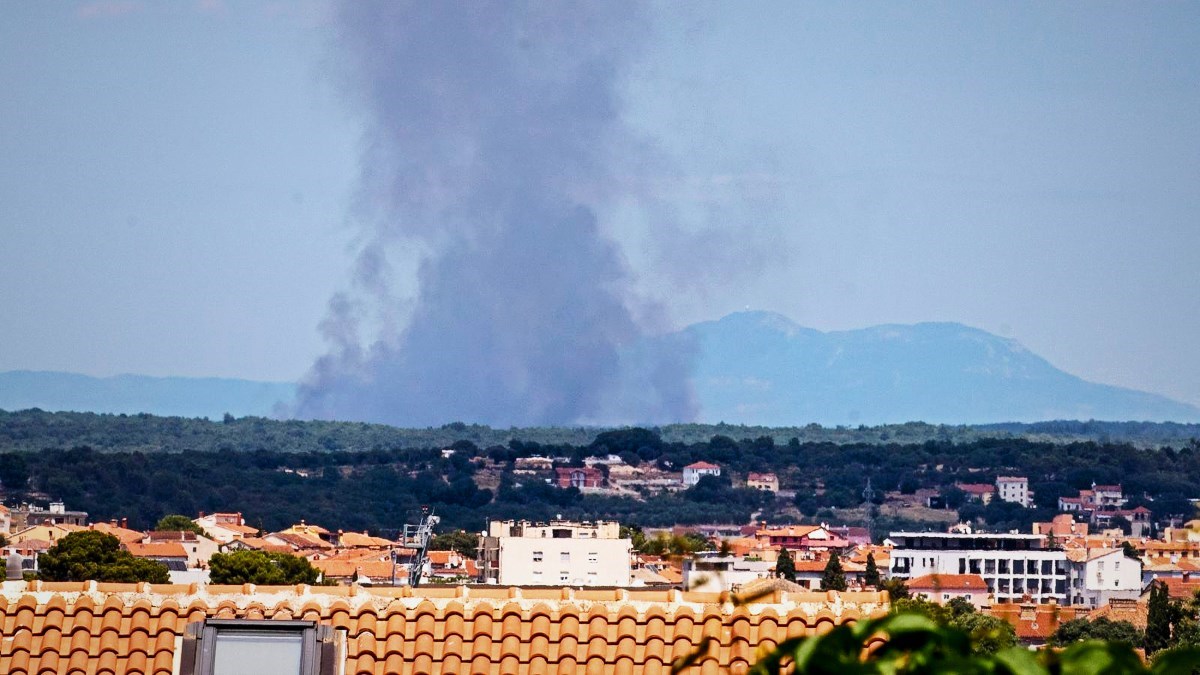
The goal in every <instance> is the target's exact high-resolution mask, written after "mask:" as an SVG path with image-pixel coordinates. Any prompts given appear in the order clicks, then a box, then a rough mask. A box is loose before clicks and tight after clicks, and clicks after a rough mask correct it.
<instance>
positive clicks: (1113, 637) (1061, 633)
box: [1048, 617, 1142, 647]
mask: <svg viewBox="0 0 1200 675" xmlns="http://www.w3.org/2000/svg"><path fill="white" fill-rule="evenodd" d="M1085 640H1104V641H1105V642H1121V643H1124V644H1127V645H1131V646H1132V645H1139V644H1142V632H1141V631H1139V630H1138V629H1137V628H1136V627H1134V625H1133V624H1131V623H1129V622H1128V621H1113V620H1111V619H1108V618H1106V617H1100V618H1099V619H1096V620H1095V621H1088V620H1087V619H1074V620H1072V621H1068V622H1066V623H1064V624H1062V625H1061V626H1059V627H1058V630H1056V631H1054V634H1053V635H1051V636H1050V639H1049V640H1048V642H1049V644H1050V646H1052V647H1065V646H1067V645H1070V644H1072V643H1075V642H1082V641H1085Z"/></svg>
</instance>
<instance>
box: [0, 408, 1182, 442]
mask: <svg viewBox="0 0 1200 675" xmlns="http://www.w3.org/2000/svg"><path fill="white" fill-rule="evenodd" d="M606 430H607V429H604V428H598V427H538V428H525V429H518V428H509V429H493V428H491V427H487V426H482V425H476V424H464V423H461V422H454V423H451V424H446V425H443V426H441V427H436V428H435V427H430V428H426V429H400V428H396V427H389V426H385V425H381V424H363V423H358V422H321V421H299V420H272V419H267V418H262V417H244V418H240V419H235V418H232V417H226V418H225V419H224V420H223V421H210V420H208V419H204V418H184V417H159V416H156V415H148V414H139V415H110V414H95V413H69V412H61V413H51V412H45V411H41V410H24V411H18V412H5V411H3V410H0V451H3V452H8V451H35V450H43V449H47V448H71V447H75V446H81V445H86V446H88V447H91V448H93V449H96V450H100V451H119V450H124V451H139V452H157V451H167V452H181V451H185V450H198V451H221V452H231V451H255V450H269V451H272V452H324V451H369V450H374V449H393V448H432V447H448V446H450V445H451V444H453V443H454V442H456V441H470V442H471V443H474V444H475V445H478V446H479V447H483V448H486V447H489V446H494V445H507V444H508V443H510V442H511V441H513V440H519V441H523V442H532V443H540V444H549V445H587V444H589V443H591V442H592V439H594V438H595V437H596V435H597V434H599V433H601V432H603V431H606ZM655 431H656V432H657V433H658V434H659V435H660V436H661V437H662V439H663V440H664V441H665V442H668V443H698V442H706V441H708V440H709V439H711V438H712V437H713V436H725V437H729V438H732V439H734V440H738V441H741V440H752V439H757V438H762V437H769V438H771V439H772V440H773V441H774V442H775V443H778V444H784V443H787V442H789V441H790V440H792V439H793V438H794V439H797V440H798V441H800V442H802V443H809V442H811V443H835V444H855V443H866V444H882V443H924V442H926V441H939V442H958V443H963V442H971V441H975V440H979V439H984V438H1016V437H1023V438H1028V439H1030V440H1036V441H1045V442H1055V443H1070V442H1081V441H1096V442H1101V443H1107V442H1114V443H1128V444H1131V445H1134V446H1138V447H1160V446H1171V447H1175V448H1182V447H1185V446H1187V445H1188V444H1189V441H1190V440H1191V439H1194V438H1200V424H1176V423H1169V422H1168V423H1150V422H1075V421H1062V422H1041V423H1037V424H1016V423H1013V424H995V425H983V426H962V425H960V426H947V425H931V424H923V423H920V422H911V423H908V424H893V425H885V426H876V427H866V426H859V427H822V426H819V425H815V424H811V425H808V426H804V427H758V426H743V425H732V424H674V425H667V426H663V427H660V428H657V429H655Z"/></svg>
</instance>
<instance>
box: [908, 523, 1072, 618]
mask: <svg viewBox="0 0 1200 675" xmlns="http://www.w3.org/2000/svg"><path fill="white" fill-rule="evenodd" d="M889 538H890V539H891V540H892V541H893V542H894V543H895V548H893V549H892V557H891V568H890V575H891V576H892V577H897V578H900V579H912V578H915V577H921V576H925V575H926V574H978V575H979V576H981V577H983V580H984V583H986V584H987V587H988V592H989V594H991V595H992V596H993V597H995V598H996V599H997V600H999V601H1005V600H1008V601H1019V600H1021V598H1023V597H1025V596H1027V595H1028V596H1030V597H1031V598H1032V599H1033V600H1034V601H1035V602H1048V601H1049V600H1051V599H1053V600H1055V601H1057V602H1059V603H1060V604H1065V603H1066V601H1067V597H1068V593H1067V590H1068V582H1069V581H1070V570H1069V567H1070V566H1069V561H1068V560H1067V554H1066V553H1065V552H1063V551H1051V550H1046V549H1044V548H1043V546H1044V545H1045V544H1044V542H1045V537H1043V536H1042V535H1034V534H942V533H932V532H893V533H892V534H891V535H890V537H889Z"/></svg>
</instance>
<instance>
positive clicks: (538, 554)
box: [533, 551, 542, 562]
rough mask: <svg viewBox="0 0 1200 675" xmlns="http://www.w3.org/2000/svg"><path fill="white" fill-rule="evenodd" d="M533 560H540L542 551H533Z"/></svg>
mask: <svg viewBox="0 0 1200 675" xmlns="http://www.w3.org/2000/svg"><path fill="white" fill-rule="evenodd" d="M533 562H542V552H541V551H534V552H533Z"/></svg>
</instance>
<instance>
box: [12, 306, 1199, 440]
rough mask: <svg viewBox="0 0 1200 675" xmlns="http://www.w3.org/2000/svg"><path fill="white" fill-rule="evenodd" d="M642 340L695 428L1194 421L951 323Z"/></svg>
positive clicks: (212, 397) (238, 394) (269, 394)
mask: <svg viewBox="0 0 1200 675" xmlns="http://www.w3.org/2000/svg"><path fill="white" fill-rule="evenodd" d="M650 340H651V341H654V340H661V341H664V344H667V345H674V346H677V345H678V344H680V343H681V341H682V343H683V344H689V345H690V346H691V347H692V348H693V351H694V360H693V363H692V370H691V381H692V384H693V388H694V392H695V395H696V400H697V403H698V405H699V415H698V417H697V419H696V421H698V422H707V423H715V422H719V421H723V422H730V423H737V424H747V425H762V426H773V427H786V426H792V425H803V424H808V423H810V422H816V423H818V424H825V425H839V424H844V425H858V424H872V425H873V424H894V423H903V422H908V421H917V420H920V421H924V422H929V423H933V424H939V423H940V424H996V423H1008V422H1042V421H1047V420H1070V419H1076V420H1092V419H1095V420H1111V421H1155V422H1158V421H1174V422H1200V408H1197V407H1196V406H1193V405H1190V404H1187V403H1182V402H1179V401H1174V400H1172V399H1170V398H1167V397H1165V396H1160V395H1158V394H1152V393H1147V392H1143V391H1138V390H1134V389H1127V388H1123V387H1115V386H1111V385H1104V384H1098V383H1093V382H1088V381H1086V380H1084V379H1082V378H1080V377H1077V376H1075V375H1072V374H1070V373H1067V372H1064V371H1062V370H1060V369H1058V368H1056V367H1055V366H1053V365H1052V364H1051V363H1050V362H1049V361H1047V360H1046V359H1045V358H1043V357H1041V356H1039V355H1038V354H1036V353H1034V352H1032V351H1030V350H1029V349H1028V348H1026V347H1025V346H1024V345H1022V344H1021V343H1020V342H1018V341H1017V340H1014V339H1012V338H1007V337H1001V336H997V335H994V334H992V333H988V332H987V331H984V330H981V329H979V328H974V327H972V326H967V325H965V324H961V323H957V322H953V321H927V322H920V323H915V324H880V325H876V326H869V327H866V328H860V329H852V330H837V331H820V330H817V329H814V328H809V327H805V326H801V325H799V324H797V323H796V322H794V321H792V320H791V319H790V318H788V317H787V316H785V315H783V314H779V313H777V312H769V311H747V312H735V313H732V314H728V315H726V316H724V317H721V318H719V319H713V320H710V321H702V322H698V323H695V324H692V325H690V326H688V327H686V328H684V329H682V330H680V331H678V332H676V333H672V334H669V335H665V336H660V337H658V338H651V339H650ZM295 391H296V385H295V384H293V383H288V382H259V381H252V380H244V379H237V378H215V377H214V378H184V377H150V376H143V375H129V374H125V375H115V376H112V377H105V378H97V377H91V376H87V375H80V374H76V373H61V372H54V371H30V370H20V371H8V372H0V409H2V410H20V409H27V408H41V409H43V410H72V411H89V412H97V413H113V414H121V413H124V414H136V413H141V412H146V413H153V414H156V415H167V416H179V417H208V418H210V419H218V418H220V417H222V416H223V415H224V414H225V413H229V414H232V415H234V416H235V417H244V416H258V417H269V416H273V415H274V414H275V412H276V410H277V404H278V403H280V402H283V401H290V400H291V399H292V398H293V396H294V395H295ZM631 395H633V394H631Z"/></svg>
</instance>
